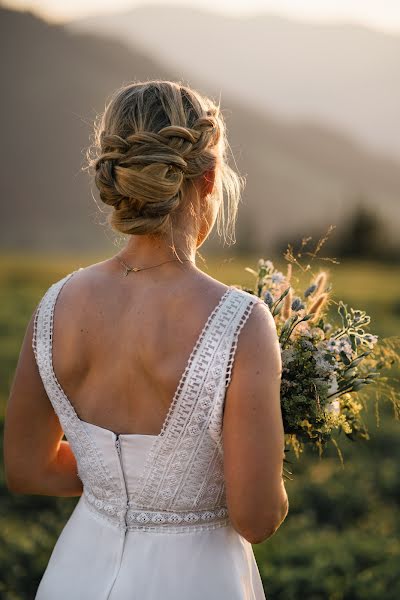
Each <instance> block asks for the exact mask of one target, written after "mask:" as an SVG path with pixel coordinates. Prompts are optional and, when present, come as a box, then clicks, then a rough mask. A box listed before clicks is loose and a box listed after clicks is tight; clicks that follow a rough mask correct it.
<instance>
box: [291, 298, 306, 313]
mask: <svg viewBox="0 0 400 600" xmlns="http://www.w3.org/2000/svg"><path fill="white" fill-rule="evenodd" d="M303 308H304V304H303V303H302V301H301V298H295V299H294V300H293V302H292V310H294V311H295V312H297V311H298V310H302V309H303Z"/></svg>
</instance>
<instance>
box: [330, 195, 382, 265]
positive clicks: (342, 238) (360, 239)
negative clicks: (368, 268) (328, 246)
mask: <svg viewBox="0 0 400 600" xmlns="http://www.w3.org/2000/svg"><path fill="white" fill-rule="evenodd" d="M338 234H339V237H338V239H337V242H336V244H337V246H336V253H337V254H338V256H341V257H351V258H361V259H364V258H365V259H382V258H385V257H386V256H387V255H388V252H389V244H388V241H387V240H388V233H387V230H386V227H385V225H384V223H383V221H382V220H381V218H380V217H379V216H378V215H377V214H376V212H374V211H373V210H372V209H371V208H370V207H369V206H367V205H366V204H365V199H364V198H363V197H360V199H359V201H358V203H357V204H356V206H355V208H354V210H353V212H352V214H351V215H350V218H349V220H348V222H347V224H346V225H345V226H344V228H343V229H342V232H341V234H340V230H339V231H338Z"/></svg>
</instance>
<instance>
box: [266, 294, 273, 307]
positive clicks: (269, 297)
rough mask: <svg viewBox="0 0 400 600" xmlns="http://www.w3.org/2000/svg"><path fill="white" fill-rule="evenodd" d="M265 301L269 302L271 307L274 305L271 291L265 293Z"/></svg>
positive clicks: (268, 304)
mask: <svg viewBox="0 0 400 600" xmlns="http://www.w3.org/2000/svg"><path fill="white" fill-rule="evenodd" d="M264 302H265V304H267V306H268V307H269V308H271V306H272V305H273V303H274V299H273V297H272V294H271V292H265V294H264Z"/></svg>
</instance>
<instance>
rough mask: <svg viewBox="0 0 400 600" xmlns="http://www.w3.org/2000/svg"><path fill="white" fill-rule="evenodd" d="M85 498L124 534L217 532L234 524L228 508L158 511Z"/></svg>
mask: <svg viewBox="0 0 400 600" xmlns="http://www.w3.org/2000/svg"><path fill="white" fill-rule="evenodd" d="M83 495H84V499H85V500H86V504H87V506H88V507H89V509H90V510H91V511H92V512H93V513H95V514H96V516H99V517H102V518H105V519H106V520H107V521H108V522H109V523H111V524H113V525H115V526H117V527H119V528H121V529H124V530H130V531H134V530H138V531H158V532H160V531H161V532H162V531H164V532H166V533H183V532H185V531H186V532H188V531H196V530H204V529H215V528H217V527H223V526H226V525H228V524H229V523H230V520H229V517H228V509H227V507H226V506H219V507H216V508H213V509H208V510H183V511H165V510H162V511H158V510H147V509H142V508H135V507H132V506H128V507H127V506H126V505H125V504H124V503H123V502H121V503H118V504H114V503H110V502H105V501H104V500H100V499H99V498H96V497H95V496H93V494H91V493H89V492H86V491H85V492H84V494H83Z"/></svg>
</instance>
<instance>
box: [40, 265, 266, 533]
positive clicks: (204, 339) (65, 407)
mask: <svg viewBox="0 0 400 600" xmlns="http://www.w3.org/2000/svg"><path fill="white" fill-rule="evenodd" d="M74 273H76V271H74V272H72V273H70V274H68V275H66V276H65V277H64V278H63V279H61V280H59V281H57V282H56V283H54V284H53V285H52V286H50V288H49V289H48V290H47V291H46V293H45V294H44V296H43V297H42V299H41V301H40V303H39V305H38V308H37V311H36V313H35V318H34V332H33V339H32V347H33V350H34V354H35V358H36V362H37V365H38V369H39V373H40V376H41V379H42V381H43V385H44V387H45V390H46V392H47V395H48V397H49V399H50V402H51V403H52V405H53V407H54V410H55V412H56V414H57V415H58V418H59V420H60V423H61V426H62V428H63V431H64V433H65V436H66V438H67V440H68V441H69V443H70V445H71V448H72V450H73V452H74V455H75V457H76V460H77V465H78V475H79V477H80V479H81V480H82V483H83V496H84V500H85V502H86V503H87V506H88V507H89V508H90V510H91V511H92V512H93V514H94V515H95V516H97V517H98V518H99V519H102V520H106V521H107V522H108V523H110V524H112V525H114V526H116V527H118V528H122V529H124V530H132V529H140V530H151V531H163V532H167V533H168V532H184V531H188V530H190V531H193V530H195V529H196V528H200V529H204V528H214V527H218V526H220V525H224V524H226V523H227V522H228V520H229V516H228V511H227V507H226V497H225V485H224V477H223V446H222V421H223V407H224V400H225V395H226V389H227V387H228V385H229V382H230V379H231V373H232V366H233V361H234V357H235V351H236V347H237V343H238V336H239V333H240V331H241V329H242V327H243V325H244V324H245V322H246V320H247V318H248V316H249V315H250V312H251V310H252V307H253V306H254V305H255V303H256V302H259V301H260V300H259V299H258V298H257V297H256V296H253V295H252V294H249V293H247V292H245V291H243V290H240V289H237V288H235V287H232V286H231V287H228V288H227V290H226V291H225V293H224V294H223V296H222V297H221V299H220V301H219V303H218V304H217V306H216V307H215V308H214V310H213V311H212V313H211V314H210V315H209V317H208V319H207V322H206V323H205V325H204V327H203V329H202V331H201V333H200V335H199V337H198V339H197V342H196V344H195V346H194V348H193V350H192V353H191V355H190V357H189V360H188V362H187V365H186V368H185V371H184V372H183V374H182V377H181V380H180V382H179V385H178V387H177V389H176V392H175V395H174V398H173V401H172V403H171V406H170V408H169V411H168V414H167V416H166V419H165V422H164V425H163V427H162V430H161V432H160V434H159V435H154V436H153V435H138V434H118V433H114V432H112V431H110V430H108V429H104V428H102V427H98V426H96V425H92V424H89V423H86V422H84V421H82V420H81V419H80V418H79V417H78V415H77V413H76V412H75V410H74V407H73V406H72V404H71V402H70V401H69V399H68V397H67V396H66V394H65V392H64V391H63V389H62V387H61V385H60V383H59V381H58V379H57V376H56V374H55V372H54V368H53V360H52V346H53V322H54V308H55V304H56V301H57V297H58V295H59V293H60V291H61V289H62V287H63V285H64V284H65V283H66V282H67V281H68V279H69V278H70V277H71V276H73V274H74ZM58 343H59V342H58Z"/></svg>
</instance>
